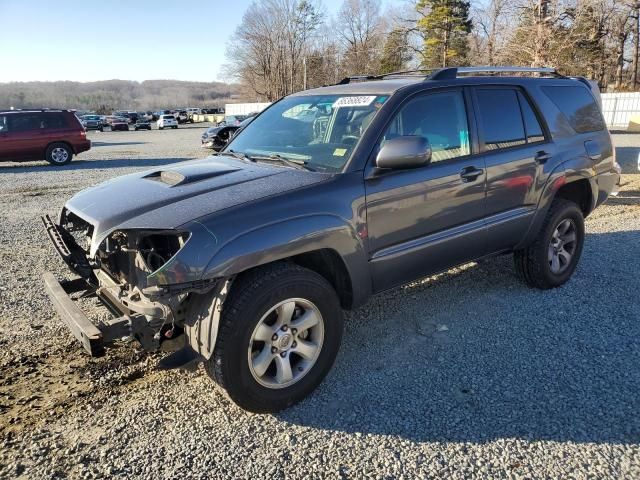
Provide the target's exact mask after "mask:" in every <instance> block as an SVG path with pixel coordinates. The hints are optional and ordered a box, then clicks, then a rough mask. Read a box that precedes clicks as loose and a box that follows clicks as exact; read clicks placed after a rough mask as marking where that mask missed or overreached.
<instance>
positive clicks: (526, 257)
mask: <svg viewBox="0 0 640 480" xmlns="http://www.w3.org/2000/svg"><path fill="white" fill-rule="evenodd" d="M583 244H584V217H583V214H582V210H580V208H579V207H578V205H576V204H575V203H573V202H571V201H569V200H565V199H562V198H558V199H556V200H554V201H553V203H552V204H551V207H550V208H549V211H548V212H547V215H546V217H545V219H544V223H543V225H542V228H541V229H540V232H539V233H538V236H537V237H536V240H535V241H534V242H533V243H532V244H531V245H530V246H528V247H527V248H525V249H522V250H518V251H516V252H515V253H514V262H515V267H516V272H517V273H518V275H519V276H520V277H521V278H522V279H523V280H524V281H525V282H526V283H527V284H528V285H529V286H531V287H535V288H540V289H543V290H546V289H549V288H555V287H558V286H560V285H562V284H563V283H565V282H566V281H567V280H569V278H571V275H573V272H574V271H575V269H576V267H577V265H578V260H579V259H580V254H581V253H582V246H583Z"/></svg>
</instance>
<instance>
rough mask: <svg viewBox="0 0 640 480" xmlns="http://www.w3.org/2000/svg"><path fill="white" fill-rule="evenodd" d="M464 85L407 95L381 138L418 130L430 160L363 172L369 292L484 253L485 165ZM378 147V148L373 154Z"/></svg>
mask: <svg viewBox="0 0 640 480" xmlns="http://www.w3.org/2000/svg"><path fill="white" fill-rule="evenodd" d="M467 105H468V102H467V101H465V95H464V93H463V91H462V90H461V89H452V90H445V91H437V92H434V93H427V94H420V95H418V96H415V97H413V98H411V99H410V100H408V101H407V102H406V103H405V104H404V105H403V106H402V107H401V109H400V111H399V112H398V113H397V114H396V116H395V117H394V118H393V120H392V121H391V122H390V124H389V125H388V126H387V128H386V131H385V133H384V135H383V137H382V139H381V140H380V144H382V143H383V142H384V141H386V140H388V139H391V138H393V137H397V136H405V135H420V136H423V137H426V138H427V139H428V140H429V142H430V144H431V147H432V151H433V153H432V159H431V163H430V164H429V165H427V166H424V167H419V168H413V169H406V170H388V171H375V169H374V166H375V165H374V164H375V156H374V158H372V159H371V161H370V165H369V166H368V168H367V170H366V172H365V177H366V180H365V189H366V198H367V227H368V245H369V256H370V263H371V271H372V273H373V288H374V291H376V292H378V291H382V290H386V289H388V288H391V287H394V286H396V285H400V284H403V283H406V282H408V281H411V280H414V279H416V278H420V277H423V276H426V275H428V274H432V273H436V272H440V271H443V270H446V269H447V268H450V267H452V266H455V265H459V264H461V263H464V262H466V261H469V260H473V259H475V258H478V257H481V256H483V255H485V253H486V251H487V233H486V227H485V225H484V216H485V195H486V191H485V183H486V169H485V165H484V160H482V159H481V158H479V157H476V156H473V155H471V145H470V135H469V132H470V128H469V125H470V124H471V121H470V120H471V118H470V117H469V115H468V111H467ZM377 151H378V149H376V150H375V152H377Z"/></svg>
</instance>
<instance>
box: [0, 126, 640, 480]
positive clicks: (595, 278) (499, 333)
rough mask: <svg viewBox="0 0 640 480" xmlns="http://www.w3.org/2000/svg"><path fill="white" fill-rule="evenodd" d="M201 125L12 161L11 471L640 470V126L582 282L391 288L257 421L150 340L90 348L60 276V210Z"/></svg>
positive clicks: (480, 278) (7, 280) (2, 467)
mask: <svg viewBox="0 0 640 480" xmlns="http://www.w3.org/2000/svg"><path fill="white" fill-rule="evenodd" d="M201 133H202V127H200V126H197V125H196V126H192V127H191V128H182V127H181V128H180V129H178V130H169V131H157V130H154V131H151V132H147V131H141V132H133V131H131V132H104V133H100V132H91V133H90V134H89V136H90V137H91V139H92V140H93V142H94V145H93V148H92V150H90V151H89V152H87V153H85V154H82V155H80V156H79V158H77V159H76V160H74V162H73V163H72V164H71V165H70V166H67V167H65V168H56V167H49V166H47V165H46V164H45V163H41V162H35V163H31V164H0V219H1V221H0V278H1V280H0V347H1V348H0V444H1V447H0V477H2V478H28V479H33V478H65V477H70V478H99V477H102V476H108V477H117V478H144V479H150V478H287V479H289V478H406V479H410V478H434V477H444V478H470V477H477V478H604V477H607V478H629V479H631V478H636V479H637V478H640V416H639V413H638V412H640V307H639V306H638V300H637V299H638V289H639V287H640V282H639V280H638V279H639V278H640V274H639V273H638V272H640V172H638V171H637V169H636V158H637V156H638V153H639V152H640V135H631V134H618V135H615V136H614V142H615V143H616V145H617V152H618V160H619V161H620V163H621V164H622V165H623V168H624V173H625V175H624V176H623V190H622V193H621V195H620V196H619V197H618V198H613V199H610V201H609V202H608V203H607V204H606V205H605V206H603V207H601V208H599V209H598V210H597V211H596V212H595V213H594V214H593V215H592V216H590V217H589V219H588V220H587V232H588V235H587V239H586V244H585V249H584V252H583V256H582V260H581V264H580V266H579V267H578V270H577V272H576V274H575V275H574V277H573V279H572V280H571V281H570V282H569V283H568V284H566V285H565V286H563V287H562V288H559V289H556V290H553V291H547V292H541V291H537V290H531V289H528V288H526V287H525V286H524V285H523V284H521V283H520V282H519V281H518V280H517V279H516V277H515V274H514V272H513V268H512V263H511V257H508V256H505V257H500V258H497V259H493V260H491V261H486V262H482V263H480V264H469V265H465V266H464V267H461V268H457V269H454V270H451V271H449V272H447V273H444V274H441V275H438V276H435V277H431V278H427V279H424V280H422V281H419V282H416V283H414V284H411V285H407V286H405V287H402V288H398V289H395V290H393V291H390V292H387V293H385V294H383V295H380V296H377V297H375V298H374V299H372V300H371V301H370V302H369V303H368V304H367V305H366V306H364V307H363V308H360V309H359V310H357V311H355V312H351V313H350V314H348V316H347V323H346V329H345V336H344V341H343V344H342V348H341V352H340V354H339V356H338V359H337V361H336V364H335V366H334V369H333V371H332V372H331V373H330V374H329V376H328V377H327V379H326V380H325V382H324V383H323V384H322V385H321V386H320V388H319V389H318V390H317V391H316V392H315V393H314V394H312V395H311V397H310V398H308V399H307V400H305V401H304V402H302V403H301V404H299V405H297V406H295V407H293V408H291V409H289V410H287V411H285V412H283V413H281V414H278V415H255V414H249V413H246V412H244V411H242V410H240V409H239V408H237V407H236V406H235V405H234V404H233V403H231V402H230V401H229V400H228V399H227V398H226V397H225V395H224V392H223V391H222V390H221V389H219V388H218V387H217V386H215V385H214V384H213V383H212V382H211V381H210V380H209V379H208V378H207V377H206V375H205V374H204V371H203V370H202V369H200V370H199V371H198V372H197V373H193V374H184V373H179V372H159V371H157V370H155V365H156V363H157V361H158V359H159V358H160V356H159V355H148V354H143V353H142V352H140V351H138V350H137V349H136V348H137V347H136V345H135V344H120V345H117V346H115V347H114V348H112V349H110V350H109V352H108V354H107V355H106V356H105V357H102V358H98V359H91V358H88V357H87V356H86V355H85V353H84V351H83V350H82V349H81V347H80V346H79V344H78V343H77V342H76V341H75V340H74V339H73V338H72V337H71V335H70V334H69V333H68V332H67V331H66V330H65V328H64V327H63V326H62V324H61V322H60V321H59V320H58V318H57V316H56V314H55V313H54V311H53V308H52V307H51V305H50V304H49V301H48V299H47V298H46V296H45V293H44V291H43V288H42V286H41V279H40V276H41V274H42V272H43V271H45V270H52V271H54V272H56V273H57V274H58V275H59V276H60V277H62V276H64V275H66V271H65V268H64V267H63V264H62V262H61V261H60V260H59V259H57V258H56V256H55V254H54V252H53V250H52V248H50V246H49V245H48V241H47V238H46V235H45V234H44V232H43V230H42V228H41V224H40V221H39V216H40V215H41V214H43V213H51V214H53V213H56V212H57V210H58V209H59V208H60V207H61V206H62V205H63V203H64V202H65V200H66V199H67V198H68V197H69V196H71V195H72V194H73V193H75V192H77V191H78V190H80V189H82V188H84V187H87V186H90V185H92V184H94V183H96V182H98V181H102V180H105V179H108V178H111V177H114V176H116V175H122V174H126V173H130V172H133V171H137V170H140V169H145V168H148V167H152V166H157V165H164V164H168V163H171V162H174V161H181V160H187V159H191V158H196V157H203V156H206V155H207V154H208V151H204V150H201V149H200V146H199V144H200V139H199V137H200V134H201ZM88 307H89V308H90V307H91V305H88Z"/></svg>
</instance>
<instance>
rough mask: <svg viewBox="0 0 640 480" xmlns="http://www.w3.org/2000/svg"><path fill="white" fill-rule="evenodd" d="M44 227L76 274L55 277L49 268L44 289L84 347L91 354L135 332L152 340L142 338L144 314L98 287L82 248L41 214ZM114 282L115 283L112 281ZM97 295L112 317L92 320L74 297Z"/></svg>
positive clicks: (144, 323) (144, 341) (146, 340)
mask: <svg viewBox="0 0 640 480" xmlns="http://www.w3.org/2000/svg"><path fill="white" fill-rule="evenodd" d="M42 222H43V223H44V226H45V229H46V231H47V233H48V235H49V238H50V239H51V241H52V243H53V246H54V248H55V249H56V251H57V252H58V254H59V255H60V257H61V258H62V259H63V260H64V262H65V263H66V264H67V265H68V266H69V268H70V269H71V270H72V271H73V272H74V273H76V274H78V275H79V277H78V278H75V279H72V280H64V281H58V280H57V279H56V277H55V276H54V275H53V274H52V273H51V272H45V273H44V274H43V280H44V287H45V291H46V292H47V294H48V295H49V298H51V302H52V303H53V305H54V307H55V309H56V311H57V312H58V315H59V316H60V319H61V320H62V321H63V323H64V324H65V325H67V327H69V330H70V331H71V333H72V334H73V336H74V337H76V338H77V339H78V340H79V341H80V343H82V346H83V347H84V349H85V350H86V351H87V352H88V353H89V354H90V355H92V356H99V355H101V354H102V353H104V347H105V345H106V344H108V343H110V342H112V341H113V340H116V339H118V338H122V337H127V336H132V335H133V336H136V335H138V336H137V337H136V338H138V340H140V343H142V344H143V346H144V344H145V343H146V344H148V343H152V341H151V339H147V338H142V337H140V335H144V332H145V331H148V328H145V327H147V321H146V319H145V317H144V315H140V314H137V313H136V312H134V311H132V310H130V309H129V308H128V307H127V306H126V305H124V304H123V303H122V302H120V301H119V299H118V298H117V297H116V296H115V295H114V294H113V293H112V289H110V288H104V287H102V288H101V287H98V280H97V278H96V277H95V275H94V274H93V270H92V267H91V265H90V263H89V261H88V260H87V257H86V255H85V253H84V251H83V250H82V248H81V247H80V246H79V245H78V244H77V243H76V242H75V239H74V238H73V237H72V236H71V235H70V234H69V233H68V232H67V231H66V230H64V228H62V227H61V226H60V225H57V224H55V223H54V222H53V221H52V220H51V218H49V216H48V215H47V216H45V217H42ZM114 286H115V285H114ZM87 297H97V298H98V299H99V300H100V301H101V302H102V304H103V305H104V306H105V307H106V308H107V309H108V310H109V311H110V312H111V313H112V314H113V318H111V319H109V320H107V321H105V322H102V323H100V324H99V325H96V324H94V323H93V322H92V321H91V320H90V319H89V317H88V316H87V315H86V314H85V313H84V312H83V311H82V310H81V309H80V307H78V305H77V299H79V298H87Z"/></svg>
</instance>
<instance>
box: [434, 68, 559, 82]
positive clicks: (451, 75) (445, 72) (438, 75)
mask: <svg viewBox="0 0 640 480" xmlns="http://www.w3.org/2000/svg"><path fill="white" fill-rule="evenodd" d="M475 73H486V74H501V73H539V74H543V75H547V76H551V77H558V78H565V77H564V75H561V74H559V73H558V71H557V70H556V69H555V68H552V67H447V68H441V69H439V70H436V71H435V72H434V73H433V74H432V75H431V76H429V77H428V78H427V79H426V80H453V79H455V78H458V75H459V74H475Z"/></svg>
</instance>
